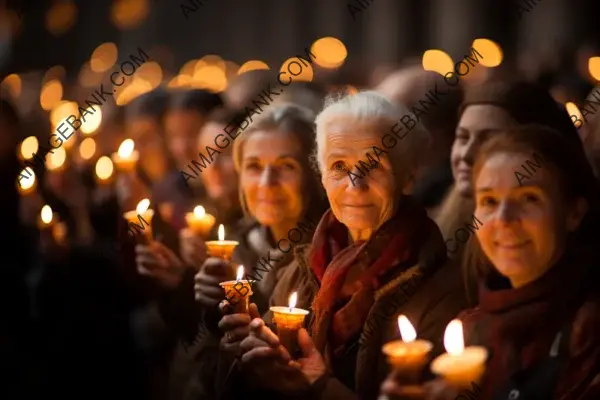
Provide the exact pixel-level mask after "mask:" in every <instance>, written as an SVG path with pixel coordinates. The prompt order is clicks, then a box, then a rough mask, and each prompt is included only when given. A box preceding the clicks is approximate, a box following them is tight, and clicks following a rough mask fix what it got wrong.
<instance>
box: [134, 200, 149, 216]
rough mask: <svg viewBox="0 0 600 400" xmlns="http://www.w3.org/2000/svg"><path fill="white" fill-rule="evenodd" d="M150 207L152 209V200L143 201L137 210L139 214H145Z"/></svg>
mask: <svg viewBox="0 0 600 400" xmlns="http://www.w3.org/2000/svg"><path fill="white" fill-rule="evenodd" d="M148 207H150V200H148V199H143V200H142V201H140V202H139V203H138V205H137V207H136V208H135V210H136V211H137V213H138V214H143V213H144V212H145V211H146V210H148Z"/></svg>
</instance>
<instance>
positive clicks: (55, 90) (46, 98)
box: [40, 79, 63, 111]
mask: <svg viewBox="0 0 600 400" xmlns="http://www.w3.org/2000/svg"><path fill="white" fill-rule="evenodd" d="M62 96H63V87H62V84H61V83H60V81H58V80H56V79H54V80H51V81H50V82H48V83H46V84H44V86H43V87H42V90H41V91H40V105H41V106H42V108H43V109H44V110H46V111H50V110H51V109H53V108H54V107H56V106H57V105H58V103H59V102H60V101H61V100H62Z"/></svg>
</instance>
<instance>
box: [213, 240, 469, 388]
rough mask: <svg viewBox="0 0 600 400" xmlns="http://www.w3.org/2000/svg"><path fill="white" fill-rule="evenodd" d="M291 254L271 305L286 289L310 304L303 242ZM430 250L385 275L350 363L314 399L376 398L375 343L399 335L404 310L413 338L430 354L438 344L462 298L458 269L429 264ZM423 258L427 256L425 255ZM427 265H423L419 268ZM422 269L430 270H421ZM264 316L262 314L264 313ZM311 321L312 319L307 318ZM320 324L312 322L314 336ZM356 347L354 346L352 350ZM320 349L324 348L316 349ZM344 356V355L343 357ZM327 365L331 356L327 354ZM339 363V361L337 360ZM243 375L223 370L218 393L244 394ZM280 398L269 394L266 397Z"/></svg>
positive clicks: (380, 372)
mask: <svg viewBox="0 0 600 400" xmlns="http://www.w3.org/2000/svg"><path fill="white" fill-rule="evenodd" d="M295 253H296V258H295V261H294V263H292V264H291V265H290V266H289V267H288V268H287V269H286V271H285V273H284V275H283V276H282V278H281V279H280V281H279V282H278V283H277V286H276V287H275V290H274V292H273V296H272V298H271V303H272V304H277V305H285V304H287V302H288V297H289V294H290V293H291V292H293V291H298V307H301V308H306V309H310V303H311V302H312V299H313V298H314V295H315V293H316V292H317V291H318V289H319V282H318V280H317V279H316V277H315V276H314V275H313V273H312V271H311V270H310V268H309V266H308V263H307V254H308V253H309V245H305V246H297V247H296V249H295ZM431 254H432V252H431V251H428V249H427V246H425V248H424V249H423V251H422V252H421V255H420V262H419V263H418V264H416V265H414V266H413V267H411V268H409V269H408V270H406V271H402V272H400V273H398V274H397V275H396V276H395V277H394V278H392V279H390V281H388V282H387V284H385V285H384V286H382V287H381V288H380V289H379V290H378V291H377V292H376V294H375V303H374V304H373V306H372V308H371V311H370V312H369V316H368V317H367V320H366V322H365V324H364V328H363V332H362V335H361V337H362V338H363V340H361V342H362V344H359V343H358V341H357V343H355V344H352V345H349V346H348V352H347V354H346V355H349V357H350V359H351V360H354V357H356V358H355V361H353V362H352V363H350V364H349V363H341V364H345V365H346V366H347V368H349V369H348V370H347V371H343V368H342V370H340V368H339V366H338V368H336V371H335V372H334V371H331V372H330V374H329V378H328V379H326V380H325V381H324V382H323V386H322V387H321V388H320V390H319V391H320V393H319V394H318V397H319V398H322V399H353V398H360V399H376V398H377V397H378V394H379V387H380V385H381V383H382V381H383V380H384V379H385V377H386V376H387V374H388V373H389V368H388V366H387V363H386V360H385V357H384V355H383V354H382V352H381V347H382V345H383V344H384V343H386V342H388V341H390V340H394V339H397V338H398V337H399V332H398V324H397V319H396V317H397V316H398V315H399V314H405V315H406V316H407V317H408V318H409V320H410V321H411V322H412V323H413V325H414V326H415V328H416V330H417V334H418V337H419V338H423V339H427V340H430V341H432V342H433V343H434V346H435V348H434V351H433V352H432V354H433V355H434V354H435V353H437V352H441V351H443V349H442V336H443V333H444V329H445V328H446V325H447V324H448V322H449V321H450V320H451V319H452V318H454V317H455V316H456V315H457V314H458V313H459V312H460V311H461V310H462V309H464V308H466V298H465V296H464V289H463V287H462V283H461V278H460V272H459V271H458V270H456V269H455V268H454V267H452V266H451V264H448V263H446V264H444V265H439V263H438V265H432V263H433V264H435V263H436V260H431V259H430V258H431V257H430V255H431ZM428 258H429V259H428ZM425 265H427V267H425ZM425 271H432V272H430V273H426V272H425ZM266 318H268V317H266ZM310 324H312V321H311V322H310ZM320 329H321V327H313V331H314V332H316V334H317V335H319V332H320ZM357 348H358V349H357ZM319 350H320V351H321V352H322V354H323V351H324V349H319ZM344 357H346V356H344ZM327 359H328V364H330V365H329V367H330V370H331V361H332V360H331V359H329V357H327ZM338 364H340V363H338ZM337 375H344V376H348V375H349V376H353V377H354V378H353V379H351V380H353V381H354V387H348V386H346V385H345V384H344V383H342V381H341V380H340V379H338V376H337ZM243 379H244V378H243V376H242V375H241V374H239V372H238V371H237V370H232V371H229V379H228V383H226V384H225V385H224V386H223V387H227V388H228V390H227V393H222V396H223V397H222V398H236V393H234V392H236V391H238V390H239V392H238V395H239V393H242V392H243V393H245V394H246V395H247V394H248V386H246V385H244V382H243ZM277 397H283V395H281V396H277V395H275V394H272V393H270V394H269V398H277Z"/></svg>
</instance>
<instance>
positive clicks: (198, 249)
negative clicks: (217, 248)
mask: <svg viewBox="0 0 600 400" xmlns="http://www.w3.org/2000/svg"><path fill="white" fill-rule="evenodd" d="M179 243H180V251H181V258H183V261H185V262H186V264H188V265H191V266H193V267H195V268H197V269H199V268H200V267H201V266H202V264H204V261H206V259H207V258H208V255H207V248H206V244H205V243H204V240H202V239H201V238H199V237H198V236H197V235H195V234H194V232H192V230H191V229H189V228H184V229H182V230H181V231H180V232H179Z"/></svg>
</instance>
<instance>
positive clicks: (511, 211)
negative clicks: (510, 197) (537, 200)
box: [498, 201, 518, 223]
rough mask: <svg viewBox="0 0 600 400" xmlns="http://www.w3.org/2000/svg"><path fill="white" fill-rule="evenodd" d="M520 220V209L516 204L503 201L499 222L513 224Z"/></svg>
mask: <svg viewBox="0 0 600 400" xmlns="http://www.w3.org/2000/svg"><path fill="white" fill-rule="evenodd" d="M517 219H518V209H517V206H516V204H514V203H512V202H510V201H503V202H501V203H500V207H498V220H499V221H501V222H504V223H508V222H513V221H515V220H517Z"/></svg>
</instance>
